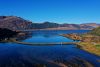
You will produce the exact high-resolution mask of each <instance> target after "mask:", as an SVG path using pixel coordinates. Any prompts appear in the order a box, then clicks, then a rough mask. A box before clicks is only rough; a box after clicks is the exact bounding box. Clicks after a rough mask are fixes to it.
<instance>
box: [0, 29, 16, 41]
mask: <svg viewBox="0 0 100 67" xmlns="http://www.w3.org/2000/svg"><path fill="white" fill-rule="evenodd" d="M15 35H17V32H15V31H12V30H9V29H6V28H0V40H4V39H9V38H11V37H14V36H15Z"/></svg>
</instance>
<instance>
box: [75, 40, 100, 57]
mask: <svg viewBox="0 0 100 67" xmlns="http://www.w3.org/2000/svg"><path fill="white" fill-rule="evenodd" d="M77 45H78V46H80V47H81V49H83V50H85V51H87V52H89V53H92V54H95V55H97V56H100V43H94V42H78V43H77Z"/></svg>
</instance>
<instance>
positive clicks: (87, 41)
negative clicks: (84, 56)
mask: <svg viewBox="0 0 100 67" xmlns="http://www.w3.org/2000/svg"><path fill="white" fill-rule="evenodd" d="M61 36H63V37H67V38H70V39H72V40H79V41H80V42H77V47H79V48H81V49H83V50H85V51H87V52H89V53H92V54H95V55H97V56H100V42H95V41H94V42H92V41H93V39H92V38H91V37H89V36H88V38H87V37H81V36H79V35H77V34H62V35H61ZM95 40H96V38H95ZM97 40H98V39H97Z"/></svg>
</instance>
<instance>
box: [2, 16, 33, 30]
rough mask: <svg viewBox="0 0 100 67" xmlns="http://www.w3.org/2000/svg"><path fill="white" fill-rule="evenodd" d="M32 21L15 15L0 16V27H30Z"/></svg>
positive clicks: (20, 28) (18, 28) (14, 28)
mask: <svg viewBox="0 0 100 67" xmlns="http://www.w3.org/2000/svg"><path fill="white" fill-rule="evenodd" d="M31 25H32V22H30V21H28V20H24V19H22V18H20V17H16V16H0V28H8V29H11V30H25V29H31V28H32V27H31Z"/></svg>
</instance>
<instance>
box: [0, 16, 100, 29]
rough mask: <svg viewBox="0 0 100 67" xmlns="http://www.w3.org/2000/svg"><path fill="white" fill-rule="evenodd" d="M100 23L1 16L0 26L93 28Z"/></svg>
mask: <svg viewBox="0 0 100 67" xmlns="http://www.w3.org/2000/svg"><path fill="white" fill-rule="evenodd" d="M98 26H100V24H96V23H86V24H68V23H65V24H58V23H54V22H43V23H33V22H30V21H28V20H25V19H23V18H21V17H17V16H0V28H8V29H11V30H29V29H32V30H34V29H44V30H45V29H46V30H92V29H94V28H96V27H98Z"/></svg>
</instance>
